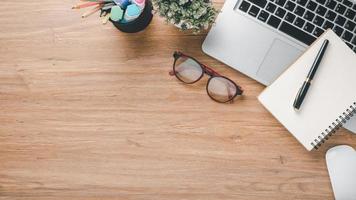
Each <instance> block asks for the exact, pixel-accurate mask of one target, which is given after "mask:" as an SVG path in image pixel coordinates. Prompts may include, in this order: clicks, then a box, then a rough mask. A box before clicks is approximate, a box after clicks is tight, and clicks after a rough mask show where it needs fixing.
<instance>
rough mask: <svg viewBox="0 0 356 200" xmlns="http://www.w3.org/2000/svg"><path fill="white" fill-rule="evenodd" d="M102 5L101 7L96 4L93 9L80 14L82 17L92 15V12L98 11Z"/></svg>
mask: <svg viewBox="0 0 356 200" xmlns="http://www.w3.org/2000/svg"><path fill="white" fill-rule="evenodd" d="M102 7H103V6H102V5H100V4H99V5H98V6H96V7H95V8H94V9H92V10H89V11H87V12H85V13H84V14H83V15H82V18H86V17H89V16H90V15H92V14H94V13H96V12H98V11H99V10H100V9H101V8H102Z"/></svg>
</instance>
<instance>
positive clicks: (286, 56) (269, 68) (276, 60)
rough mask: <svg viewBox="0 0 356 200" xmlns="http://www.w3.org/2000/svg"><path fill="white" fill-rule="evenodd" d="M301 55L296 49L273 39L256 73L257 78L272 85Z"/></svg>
mask: <svg viewBox="0 0 356 200" xmlns="http://www.w3.org/2000/svg"><path fill="white" fill-rule="evenodd" d="M301 53H302V51H301V50H299V49H297V48H296V47H293V46H291V45H290V44H288V43H286V42H283V41H281V40H279V39H275V40H274V41H273V44H272V46H271V48H270V49H269V51H268V52H267V54H266V56H265V58H264V60H263V61H262V64H261V65H260V67H259V69H258V71H257V76H258V77H260V78H261V79H263V80H265V81H266V83H272V82H273V81H274V80H275V79H276V78H277V77H278V76H279V75H280V74H281V73H282V72H284V70H285V69H286V68H287V67H288V66H290V65H291V64H292V63H293V62H294V61H295V60H296V58H298V56H299V55H300V54H301Z"/></svg>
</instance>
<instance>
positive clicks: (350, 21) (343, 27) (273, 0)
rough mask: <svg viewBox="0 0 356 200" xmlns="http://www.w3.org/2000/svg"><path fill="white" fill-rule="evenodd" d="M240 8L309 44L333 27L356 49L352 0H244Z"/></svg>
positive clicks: (355, 11) (354, 13)
mask: <svg viewBox="0 0 356 200" xmlns="http://www.w3.org/2000/svg"><path fill="white" fill-rule="evenodd" d="M238 9H239V10H240V11H242V12H245V13H247V14H248V15H250V16H252V17H254V18H256V19H257V20H259V21H261V22H263V23H266V24H268V25H269V26H270V27H272V28H274V29H277V30H279V31H281V32H283V33H285V34H287V35H289V36H291V37H293V38H295V39H297V40H299V41H301V42H303V43H305V44H307V45H310V44H311V43H313V42H314V41H315V40H316V38H317V37H319V36H320V35H321V34H322V33H323V32H324V31H325V30H326V29H328V28H331V29H333V31H334V32H335V33H336V34H337V35H338V36H340V37H341V38H342V39H343V40H344V41H345V43H346V44H347V45H348V46H349V47H350V48H351V49H353V51H354V52H356V4H354V3H352V2H351V1H349V0H243V1H242V2H241V3H240V4H239V6H238Z"/></svg>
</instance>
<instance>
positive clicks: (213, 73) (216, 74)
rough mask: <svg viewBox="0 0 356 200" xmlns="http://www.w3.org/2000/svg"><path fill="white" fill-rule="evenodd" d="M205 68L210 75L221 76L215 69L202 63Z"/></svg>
mask: <svg viewBox="0 0 356 200" xmlns="http://www.w3.org/2000/svg"><path fill="white" fill-rule="evenodd" d="M201 65H202V66H203V67H204V69H205V70H207V71H208V72H210V73H211V74H212V75H215V76H221V75H220V74H219V73H218V72H217V71H215V70H213V69H212V68H210V67H208V66H206V65H204V64H201Z"/></svg>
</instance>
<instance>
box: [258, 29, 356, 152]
mask: <svg viewBox="0 0 356 200" xmlns="http://www.w3.org/2000/svg"><path fill="white" fill-rule="evenodd" d="M325 39H328V40H329V46H328V48H327V50H326V52H325V55H324V58H323V60H322V61H321V63H320V66H319V68H318V71H317V72H316V75H315V77H314V80H313V83H312V85H311V87H310V89H309V91H308V94H307V96H306V98H305V99H304V102H303V105H302V107H301V109H300V110H299V111H295V110H294V109H293V101H294V99H295V96H296V94H297V92H298V90H299V88H300V87H301V86H302V84H303V81H304V80H305V78H306V77H307V74H308V72H309V70H310V67H311V65H312V63H313V61H314V59H315V57H316V55H317V53H318V51H319V49H320V47H321V45H322V43H323V41H324V40H325ZM355 86H356V55H355V53H354V52H353V51H352V50H350V49H349V47H348V46H347V45H346V44H345V43H344V42H343V41H342V40H341V39H340V38H339V37H338V36H337V35H336V34H335V33H334V32H333V31H331V30H328V31H326V32H325V33H324V34H323V35H322V36H321V37H320V38H319V39H318V40H317V41H316V42H314V43H313V44H312V45H311V46H310V48H309V49H308V50H307V51H306V52H305V53H304V54H303V55H302V56H301V57H300V58H299V59H298V60H297V61H296V62H295V63H294V64H292V65H291V66H290V67H289V68H288V69H287V70H286V71H285V72H284V73H283V74H282V75H281V76H280V77H279V78H277V80H276V81H275V82H274V83H272V84H271V85H270V86H269V87H267V88H266V89H265V90H264V91H263V92H262V93H261V94H260V96H259V97H258V99H259V101H260V102H261V103H262V104H263V105H264V106H265V107H266V108H267V109H268V110H269V111H270V112H271V113H272V114H273V115H274V116H275V117H276V118H277V119H278V120H279V121H280V122H281V123H282V124H283V125H284V126H285V127H286V128H287V129H288V130H289V131H290V132H291V133H292V134H293V135H294V137H295V138H296V139H297V140H298V141H299V142H300V143H302V144H303V145H304V147H305V148H306V149H307V150H309V151H310V150H312V149H317V148H318V147H320V145H322V143H324V142H325V140H327V139H329V137H330V136H331V135H332V134H334V133H335V132H336V130H337V129H339V128H340V127H341V126H343V125H344V124H345V123H346V122H347V121H348V120H350V119H351V117H352V116H353V114H356V89H355V88H356V87H355Z"/></svg>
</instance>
